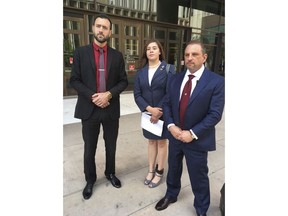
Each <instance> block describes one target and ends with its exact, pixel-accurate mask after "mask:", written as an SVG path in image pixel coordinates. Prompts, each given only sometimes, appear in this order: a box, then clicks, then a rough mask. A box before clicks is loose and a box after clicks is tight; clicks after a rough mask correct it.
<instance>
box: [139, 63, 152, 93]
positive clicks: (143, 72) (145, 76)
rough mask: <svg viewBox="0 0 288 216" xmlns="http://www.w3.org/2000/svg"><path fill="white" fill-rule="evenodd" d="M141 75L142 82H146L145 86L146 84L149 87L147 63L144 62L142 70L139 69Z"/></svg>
mask: <svg viewBox="0 0 288 216" xmlns="http://www.w3.org/2000/svg"><path fill="white" fill-rule="evenodd" d="M140 73H141V75H142V76H141V77H142V79H143V81H144V83H145V84H146V86H147V88H149V89H150V88H151V86H150V85H149V79H148V64H146V65H145V66H144V67H143V68H142V70H141V72H140Z"/></svg>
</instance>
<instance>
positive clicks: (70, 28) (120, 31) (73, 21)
mask: <svg viewBox="0 0 288 216" xmlns="http://www.w3.org/2000/svg"><path fill="white" fill-rule="evenodd" d="M224 8H225V6H224V0H179V1H178V0H63V10H64V11H63V96H64V98H66V97H70V96H75V95H76V91H75V90H74V89H72V88H71V86H70V85H69V79H70V76H71V66H72V63H73V51H74V50H75V49H76V48H77V47H79V46H83V45H87V44H89V43H91V42H92V41H93V33H92V23H93V20H94V17H95V15H97V14H99V13H106V14H108V15H109V17H110V18H111V20H112V23H113V26H112V35H111V38H110V40H109V42H108V43H109V45H110V46H111V47H113V48H115V49H117V50H119V51H121V52H122V53H123V56H124V60H125V63H126V72H127V76H128V81H129V86H128V88H127V89H126V90H127V91H131V90H133V83H134V77H135V74H136V72H137V70H138V69H139V67H140V65H141V62H140V57H141V56H142V53H143V48H144V44H145V41H146V40H148V39H150V38H156V39H158V40H159V41H160V42H161V44H162V45H163V48H164V50H165V52H166V53H165V56H166V61H167V62H169V63H170V64H174V65H175V67H176V68H177V71H180V70H181V69H182V68H183V64H184V56H183V52H184V48H185V43H186V42H188V41H190V40H191V39H199V40H201V41H202V42H204V44H205V45H206V47H207V51H208V55H209V58H208V60H207V63H206V66H207V67H208V68H210V69H211V70H213V71H215V72H216V73H219V74H221V75H224V47H225V46H224V44H225V40H224V39H225V35H224V27H225V25H224V24H225V23H224V20H225V19H224V17H225V15H224V14H225V10H224Z"/></svg>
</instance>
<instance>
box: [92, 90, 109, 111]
mask: <svg viewBox="0 0 288 216" xmlns="http://www.w3.org/2000/svg"><path fill="white" fill-rule="evenodd" d="M92 102H93V103H94V104H95V105H96V106H98V107H101V108H105V107H107V106H109V104H110V103H109V101H108V96H107V93H106V92H101V93H95V94H93V95H92Z"/></svg>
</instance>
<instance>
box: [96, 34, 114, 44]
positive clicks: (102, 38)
mask: <svg viewBox="0 0 288 216" xmlns="http://www.w3.org/2000/svg"><path fill="white" fill-rule="evenodd" d="M93 36H94V38H95V40H96V41H98V42H99V43H101V44H102V43H105V42H106V41H108V40H109V38H110V37H109V36H106V37H105V36H104V35H103V34H97V35H96V34H94V35H93Z"/></svg>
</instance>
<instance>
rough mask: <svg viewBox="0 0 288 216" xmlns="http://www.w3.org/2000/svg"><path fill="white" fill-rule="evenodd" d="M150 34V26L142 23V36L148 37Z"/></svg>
mask: <svg viewBox="0 0 288 216" xmlns="http://www.w3.org/2000/svg"><path fill="white" fill-rule="evenodd" d="M150 35H151V26H150V25H149V24H145V25H144V37H145V38H149V37H150Z"/></svg>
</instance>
